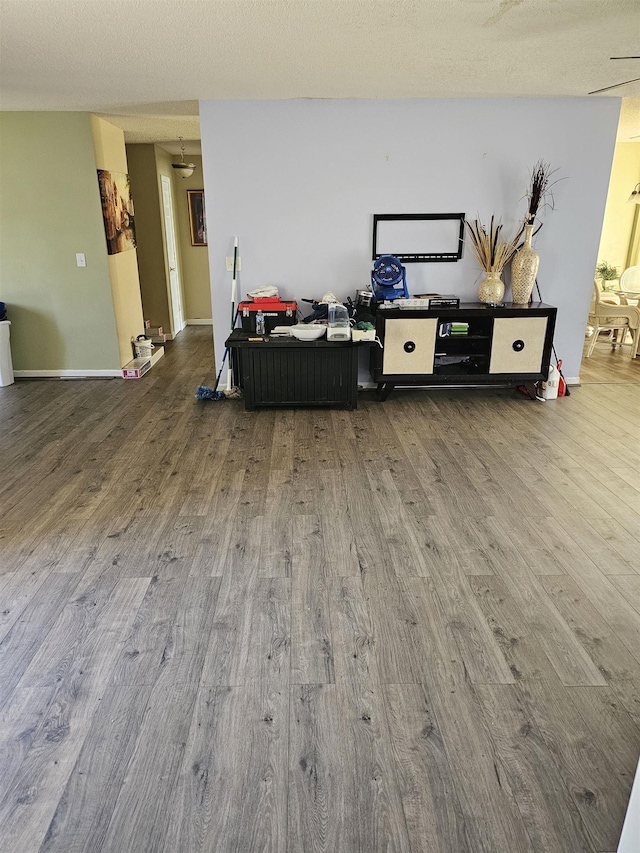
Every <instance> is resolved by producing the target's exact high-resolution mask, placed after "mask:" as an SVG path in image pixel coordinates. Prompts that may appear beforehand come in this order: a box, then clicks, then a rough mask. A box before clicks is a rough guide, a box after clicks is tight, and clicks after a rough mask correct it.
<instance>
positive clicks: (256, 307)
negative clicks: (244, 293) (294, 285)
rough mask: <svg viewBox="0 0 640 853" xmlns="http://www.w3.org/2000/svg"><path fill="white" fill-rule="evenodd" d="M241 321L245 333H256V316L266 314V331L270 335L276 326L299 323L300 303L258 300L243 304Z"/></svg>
mask: <svg viewBox="0 0 640 853" xmlns="http://www.w3.org/2000/svg"><path fill="white" fill-rule="evenodd" d="M238 308H239V309H240V321H241V323H242V329H243V331H245V332H255V330H256V314H257V313H258V311H262V313H263V314H264V330H265V332H266V333H267V334H268V333H269V332H270V331H272V329H273V328H274V327H275V326H294V325H295V324H296V323H297V322H298V316H297V315H298V303H297V302H285V301H284V300H282V299H256V300H254V301H253V302H241V303H240V305H239V306H238Z"/></svg>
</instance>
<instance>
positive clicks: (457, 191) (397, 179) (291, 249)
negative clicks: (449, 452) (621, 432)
mask: <svg viewBox="0 0 640 853" xmlns="http://www.w3.org/2000/svg"><path fill="white" fill-rule="evenodd" d="M619 109H620V102H619V100H618V99H616V98H596V99H587V98H562V99H490V100H481V99H477V100H466V99H460V100H399V101H333V100H325V101H322V100H318V101H316V100H308V101H306V100H303V101H202V102H201V103H200V126H201V132H202V148H203V169H204V176H205V193H206V198H207V224H208V232H209V265H210V269H211V292H212V303H213V316H214V339H215V341H216V360H217V362H218V364H219V363H220V359H221V358H222V353H223V351H224V340H225V338H226V336H227V334H228V327H227V317H228V311H227V310H222V308H223V307H224V306H225V305H228V304H229V299H230V286H231V282H230V273H227V272H226V271H225V260H224V259H225V256H226V255H230V254H231V253H232V249H231V247H232V242H233V236H234V235H238V237H239V239H240V254H241V257H242V273H241V281H240V292H241V293H242V294H245V293H246V292H247V291H248V290H251V289H253V288H254V287H256V286H257V285H261V284H278V285H279V286H280V288H281V295H283V296H285V297H296V298H298V299H300V298H301V297H318V296H321V295H322V293H324V292H325V291H326V290H328V289H331V290H334V291H335V292H336V293H337V295H338V296H339V297H346V296H347V295H352V294H353V293H354V291H355V290H356V289H359V288H361V287H364V286H365V285H366V283H367V281H368V280H369V276H370V270H371V228H372V214H374V213H440V212H458V211H463V212H465V213H466V214H467V216H468V217H471V218H472V217H474V216H475V214H476V213H480V214H481V215H482V216H483V217H486V218H488V217H490V215H491V214H492V213H496V214H498V215H502V217H503V220H504V222H505V224H506V225H515V222H516V220H517V219H518V218H520V217H521V216H522V215H523V212H524V202H523V200H522V197H523V195H524V190H525V188H526V186H527V181H528V177H529V173H530V171H531V168H532V166H533V165H534V163H535V162H536V161H537V160H538V159H539V158H543V159H544V160H546V161H548V162H549V163H550V164H551V165H552V167H554V168H556V167H557V168H558V170H559V171H558V177H562V178H564V180H562V181H561V182H560V183H559V184H558V185H557V186H556V188H555V190H554V195H555V201H556V209H555V210H554V211H549V212H548V213H547V214H546V216H545V220H546V224H545V226H544V228H543V229H542V231H541V232H540V234H539V235H538V238H537V244H536V248H537V249H538V251H539V253H540V257H541V261H540V273H539V282H540V286H541V288H542V293H543V297H544V300H545V301H546V302H548V303H550V304H553V305H557V306H558V308H559V315H558V329H557V333H556V347H557V350H558V354H559V356H560V357H561V358H563V359H564V371H565V375H566V376H572V377H575V376H578V374H579V365H580V356H581V351H582V344H583V339H584V329H585V322H586V315H587V311H588V306H589V300H590V296H591V288H592V284H593V270H594V267H595V264H596V259H597V251H598V243H599V239H600V230H601V226H602V218H603V212H604V206H605V199H606V193H607V185H608V180H609V172H610V169H611V161H612V157H613V149H614V144H615V135H616V127H617V121H618V114H619ZM407 277H408V283H409V288H410V291H411V292H414V293H416V292H417V293H419V292H422V291H424V290H426V289H431V290H436V289H437V290H439V291H444V292H456V293H458V294H459V295H460V296H461V297H462V298H463V299H464V300H466V301H475V300H476V298H477V287H476V283H477V280H478V278H479V270H478V268H477V267H476V265H475V263H474V261H473V258H472V256H471V253H470V251H469V250H468V249H465V252H464V255H463V259H462V261H460V262H458V263H455V264H452V263H449V264H443V263H440V264H409V265H408V266H407ZM507 298H509V294H508V293H507ZM361 375H362V378H368V374H367V372H366V370H365V371H364V373H362V374H361Z"/></svg>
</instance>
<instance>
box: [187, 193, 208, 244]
mask: <svg viewBox="0 0 640 853" xmlns="http://www.w3.org/2000/svg"><path fill="white" fill-rule="evenodd" d="M187 202H188V205H189V230H190V231H191V245H192V246H206V245H207V215H206V212H205V209H204V190H187Z"/></svg>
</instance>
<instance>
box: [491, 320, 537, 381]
mask: <svg viewBox="0 0 640 853" xmlns="http://www.w3.org/2000/svg"><path fill="white" fill-rule="evenodd" d="M546 334H547V317H496V318H495V320H494V321H493V340H492V343H491V362H490V364H489V373H539V372H540V369H541V367H542V355H543V353H544V341H545V337H546Z"/></svg>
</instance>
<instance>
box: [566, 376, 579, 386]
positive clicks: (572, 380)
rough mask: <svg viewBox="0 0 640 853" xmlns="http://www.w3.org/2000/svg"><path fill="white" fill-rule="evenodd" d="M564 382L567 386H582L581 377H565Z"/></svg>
mask: <svg viewBox="0 0 640 853" xmlns="http://www.w3.org/2000/svg"><path fill="white" fill-rule="evenodd" d="M564 381H565V382H566V383H567V385H579V384H580V377H579V376H565V377H564Z"/></svg>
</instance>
